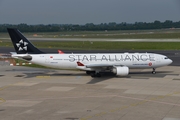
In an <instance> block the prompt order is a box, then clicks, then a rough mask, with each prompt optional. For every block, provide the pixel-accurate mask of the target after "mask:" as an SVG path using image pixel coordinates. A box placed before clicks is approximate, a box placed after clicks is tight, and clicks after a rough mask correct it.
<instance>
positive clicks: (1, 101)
mask: <svg viewBox="0 0 180 120" xmlns="http://www.w3.org/2000/svg"><path fill="white" fill-rule="evenodd" d="M19 83H23V82H17V83H14V84H10V85H6V86H4V87H1V88H0V91H3V90H5V89H7V88H9V87H11V86H13V85H15V84H19ZM4 102H6V100H5V99H3V98H0V104H2V103H4Z"/></svg>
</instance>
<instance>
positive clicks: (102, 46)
mask: <svg viewBox="0 0 180 120" xmlns="http://www.w3.org/2000/svg"><path fill="white" fill-rule="evenodd" d="M33 44H34V45H35V46H36V47H37V48H55V49H64V50H180V42H100V41H95V42H89V41H85V42H83V41H82V42H80V41H79V42H58V41H52V42H48V41H43V42H42V41H38V42H33ZM0 46H8V47H13V46H12V43H11V42H2V43H1V44H0Z"/></svg>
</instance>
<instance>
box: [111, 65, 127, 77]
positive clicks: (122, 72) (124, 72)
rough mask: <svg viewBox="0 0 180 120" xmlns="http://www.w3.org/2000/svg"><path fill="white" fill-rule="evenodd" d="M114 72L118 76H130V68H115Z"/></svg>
mask: <svg viewBox="0 0 180 120" xmlns="http://www.w3.org/2000/svg"><path fill="white" fill-rule="evenodd" d="M112 72H113V73H114V74H116V75H117V76H127V75H128V74H129V68H128V67H126V66H121V67H114V68H113V69H112Z"/></svg>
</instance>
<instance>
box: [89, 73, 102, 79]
mask: <svg viewBox="0 0 180 120" xmlns="http://www.w3.org/2000/svg"><path fill="white" fill-rule="evenodd" d="M91 77H93V78H94V77H101V74H100V73H91Z"/></svg>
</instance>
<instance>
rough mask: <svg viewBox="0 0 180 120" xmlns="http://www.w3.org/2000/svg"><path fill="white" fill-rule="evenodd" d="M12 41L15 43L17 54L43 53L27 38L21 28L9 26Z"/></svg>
mask: <svg viewBox="0 0 180 120" xmlns="http://www.w3.org/2000/svg"><path fill="white" fill-rule="evenodd" d="M7 31H8V33H9V36H10V37H11V41H12V43H13V45H14V48H15V50H16V53H17V54H27V53H30V54H41V53H43V52H42V51H40V50H39V49H37V48H36V47H35V46H34V45H33V44H32V43H31V42H30V41H29V40H27V39H26V38H25V37H24V36H23V35H22V34H21V32H20V31H19V30H17V29H13V28H7Z"/></svg>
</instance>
